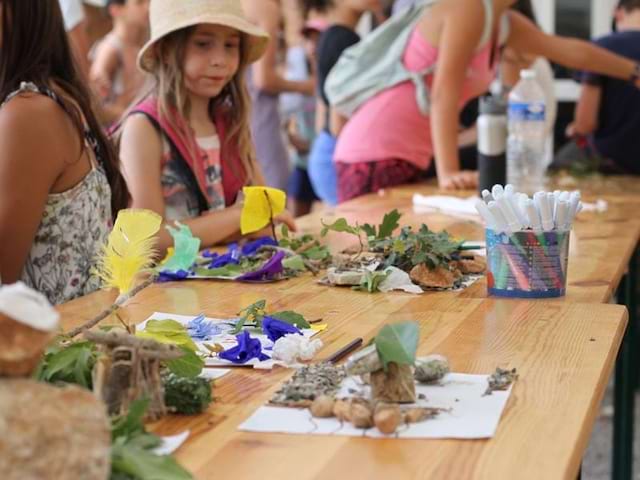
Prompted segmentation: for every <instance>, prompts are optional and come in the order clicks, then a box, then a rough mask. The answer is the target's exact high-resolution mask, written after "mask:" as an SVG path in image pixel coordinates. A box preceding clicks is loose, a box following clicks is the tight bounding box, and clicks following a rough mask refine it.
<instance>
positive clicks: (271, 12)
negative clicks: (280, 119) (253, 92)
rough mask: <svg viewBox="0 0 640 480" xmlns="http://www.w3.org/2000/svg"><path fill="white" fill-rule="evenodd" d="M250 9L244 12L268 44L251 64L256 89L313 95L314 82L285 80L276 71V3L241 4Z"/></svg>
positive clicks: (277, 19) (278, 12) (278, 21)
mask: <svg viewBox="0 0 640 480" xmlns="http://www.w3.org/2000/svg"><path fill="white" fill-rule="evenodd" d="M243 3H244V4H245V5H247V6H248V7H250V8H246V7H245V8H246V11H247V13H248V15H249V17H250V18H251V20H252V21H253V22H254V23H256V24H257V25H259V26H260V27H262V29H263V30H265V31H266V32H267V33H268V34H269V36H270V37H271V38H270V40H269V44H268V46H267V50H266V52H265V54H264V55H263V56H262V58H261V59H260V60H258V61H257V62H256V63H254V64H253V67H252V69H253V70H252V74H253V82H254V84H255V86H256V88H258V89H260V90H262V91H264V92H267V93H271V94H278V93H285V92H293V93H301V94H304V95H313V93H314V89H315V80H314V79H310V80H306V81H302V82H297V81H292V80H287V79H285V78H284V77H283V76H282V75H280V74H279V73H278V71H277V69H276V65H277V56H278V33H279V31H280V10H279V7H278V5H277V4H276V3H274V2H272V1H270V0H269V1H267V0H251V1H247V0H245V2H243Z"/></svg>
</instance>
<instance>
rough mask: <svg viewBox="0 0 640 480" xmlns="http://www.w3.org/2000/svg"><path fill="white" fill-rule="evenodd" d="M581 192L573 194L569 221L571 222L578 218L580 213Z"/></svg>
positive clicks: (570, 200)
mask: <svg viewBox="0 0 640 480" xmlns="http://www.w3.org/2000/svg"><path fill="white" fill-rule="evenodd" d="M580 199H581V195H580V192H572V193H571V196H570V199H569V205H570V206H569V219H570V221H571V222H573V220H574V219H575V218H576V214H577V213H578V204H579V203H580Z"/></svg>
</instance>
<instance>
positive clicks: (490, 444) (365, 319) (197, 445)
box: [61, 282, 627, 479]
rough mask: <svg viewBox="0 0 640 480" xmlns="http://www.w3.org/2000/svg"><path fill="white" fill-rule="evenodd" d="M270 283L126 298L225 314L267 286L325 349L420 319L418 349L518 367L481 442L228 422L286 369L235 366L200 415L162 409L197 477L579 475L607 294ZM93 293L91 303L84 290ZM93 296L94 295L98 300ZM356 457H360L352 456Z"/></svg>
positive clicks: (599, 375) (609, 337) (616, 317)
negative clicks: (428, 291) (244, 428)
mask: <svg viewBox="0 0 640 480" xmlns="http://www.w3.org/2000/svg"><path fill="white" fill-rule="evenodd" d="M295 283H296V282H284V283H281V284H273V285H269V286H266V288H262V287H256V286H251V287H248V286H246V285H240V284H232V283H225V284H220V283H206V282H189V283H183V284H172V285H160V286H153V287H151V288H149V289H148V290H146V291H144V292H143V293H141V294H140V295H139V296H138V297H137V298H136V299H135V300H134V301H133V302H131V305H130V306H129V307H127V309H126V312H127V317H128V319H129V320H130V321H132V322H139V321H141V320H144V319H145V318H146V317H147V316H148V315H150V314H151V313H152V312H153V311H156V310H158V311H166V312H179V313H182V314H193V315H195V314H198V313H200V312H204V313H206V314H208V315H225V316H230V315H232V314H233V313H234V312H237V311H238V310H240V309H241V308H242V307H244V306H246V305H247V304H249V303H250V302H253V301H255V300H258V299H260V298H265V299H267V300H268V301H269V305H271V306H272V307H273V308H277V309H287V308H288V309H291V308H295V309H296V310H298V311H299V312H301V313H303V314H305V315H306V316H308V317H309V318H313V317H318V316H322V317H323V319H324V320H325V321H326V322H327V323H328V324H329V329H328V330H327V331H326V332H324V333H323V334H321V338H322V340H323V341H324V342H325V348H324V349H323V351H322V352H320V354H319V358H323V357H325V356H328V355H329V354H330V353H332V352H334V351H336V350H337V349H339V348H340V347H341V346H343V345H344V344H346V343H348V342H349V341H350V340H352V339H353V338H355V337H358V336H362V337H364V338H365V339H366V340H368V339H369V338H371V337H372V336H373V335H375V333H376V332H377V331H378V330H379V328H380V327H381V326H382V325H383V324H385V323H387V322H395V321H403V320H408V319H411V320H416V321H418V322H419V323H420V326H421V339H420V347H419V353H420V354H428V353H434V352H437V353H442V354H444V355H447V356H448V357H449V359H450V361H451V364H452V368H453V370H454V371H457V372H468V373H489V372H491V371H493V370H494V369H495V367H497V366H501V367H516V368H517V369H518V371H519V372H520V375H521V378H520V380H519V381H518V382H517V383H516V385H515V387H514V391H513V394H512V397H511V399H510V400H509V403H508V405H507V408H506V410H505V412H504V416H503V420H502V422H501V424H500V426H499V429H498V433H497V435H496V437H495V438H494V439H492V440H488V441H451V440H448V441H433V440H429V441H416V440H398V441H392V440H371V439H358V438H342V437H309V436H304V437H299V436H287V435H268V434H251V433H241V432H237V431H236V429H237V426H238V425H239V424H240V423H241V422H242V421H244V420H245V419H246V418H247V417H248V416H250V415H251V413H252V412H253V411H254V410H255V409H256V408H258V407H259V406H260V405H261V404H263V403H264V402H265V401H267V400H268V398H269V397H270V395H271V394H272V393H273V391H274V390H276V389H277V386H278V385H279V384H280V382H281V381H282V380H284V379H285V378H286V377H287V376H288V375H289V374H290V372H288V371H285V370H283V369H277V370H274V371H272V372H263V371H252V370H247V369H237V370H234V371H233V372H232V373H231V374H229V375H227V376H226V377H223V378H222V379H221V380H219V381H217V382H216V386H215V389H214V395H215V397H216V402H215V403H214V404H213V405H212V407H211V408H210V409H209V411H208V412H207V413H205V414H203V415H200V416H197V417H178V416H176V417H169V418H166V419H164V420H162V421H160V422H158V424H156V425H155V426H154V430H155V431H157V432H159V433H162V434H175V433H179V432H181V431H183V430H185V429H190V430H191V432H192V433H191V437H190V438H189V440H188V442H187V444H186V445H185V446H183V447H182V448H181V449H180V450H179V451H178V453H177V459H178V460H179V461H180V462H181V463H182V464H183V465H184V466H185V467H187V468H188V469H189V470H191V471H192V472H193V473H194V474H195V475H196V477H197V478H202V479H208V478H214V477H215V476H218V475H225V476H231V477H230V478H242V479H244V478H253V477H254V476H255V475H257V472H261V473H260V474H261V475H263V476H265V478H293V477H294V476H295V477H296V478H300V479H306V478H340V477H341V476H343V475H344V476H346V475H347V474H348V475H349V478H363V479H365V478H366V479H372V478H490V479H501V478H505V479H507V478H508V479H511V478H532V479H539V478H575V476H576V474H577V472H578V469H579V466H580V461H581V458H582V454H583V452H584V450H585V448H586V446H587V444H588V441H589V436H590V433H591V427H592V426H593V424H594V422H595V419H596V417H597V414H598V407H599V404H600V402H601V400H602V396H603V394H604V391H605V387H606V384H607V381H608V378H609V376H610V374H611V371H612V368H613V365H614V362H615V358H616V352H617V350H618V347H619V345H620V342H621V340H622V336H623V333H624V329H625V325H626V320H627V314H626V309H624V308H623V307H620V306H614V305H586V304H577V303H568V302H564V303H561V302H524V301H513V300H493V299H459V298H456V297H454V296H446V295H435V296H422V297H420V296H411V295H406V294H390V295H368V294H363V293H358V292H352V291H350V290H331V289H327V288H317V289H315V288H310V285H309V283H306V288H305V289H301V288H299V287H300V285H296V284H295ZM89 299H91V301H89ZM110 299H111V295H108V294H104V293H101V294H99V295H96V296H94V297H87V298H85V299H81V300H79V301H76V302H71V303H69V304H67V305H65V306H63V307H62V308H61V310H62V312H63V313H64V315H65V317H64V318H65V327H66V328H69V327H70V326H72V325H75V324H77V323H78V322H79V321H81V320H82V318H86V317H90V316H91V315H92V314H94V313H95V312H97V311H98V310H99V309H100V307H101V304H102V301H108V300H110ZM99 300H102V301H99ZM356 466H357V468H356Z"/></svg>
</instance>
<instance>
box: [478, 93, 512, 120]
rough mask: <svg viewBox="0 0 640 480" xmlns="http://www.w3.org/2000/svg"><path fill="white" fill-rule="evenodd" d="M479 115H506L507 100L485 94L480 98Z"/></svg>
mask: <svg viewBox="0 0 640 480" xmlns="http://www.w3.org/2000/svg"><path fill="white" fill-rule="evenodd" d="M479 111H480V115H506V114H507V102H506V100H505V99H504V98H501V97H496V96H494V95H486V96H484V97H482V98H481V99H480V110H479Z"/></svg>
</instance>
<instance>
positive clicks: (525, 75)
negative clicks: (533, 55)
mask: <svg viewBox="0 0 640 480" xmlns="http://www.w3.org/2000/svg"><path fill="white" fill-rule="evenodd" d="M520 78H522V79H523V80H531V79H534V78H536V71H535V70H530V69H525V70H520Z"/></svg>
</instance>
